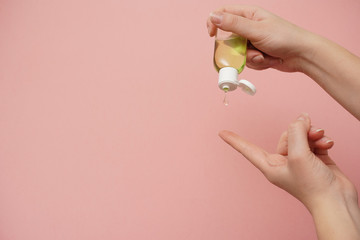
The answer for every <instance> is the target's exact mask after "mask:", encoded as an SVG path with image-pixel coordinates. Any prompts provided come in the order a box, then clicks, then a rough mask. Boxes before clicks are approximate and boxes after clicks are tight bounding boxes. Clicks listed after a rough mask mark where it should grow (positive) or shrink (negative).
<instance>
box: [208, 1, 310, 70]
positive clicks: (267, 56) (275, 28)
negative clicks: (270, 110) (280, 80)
mask: <svg viewBox="0 0 360 240" xmlns="http://www.w3.org/2000/svg"><path fill="white" fill-rule="evenodd" d="M207 26H208V30H209V34H210V36H214V35H215V33H216V29H217V28H220V29H223V30H225V31H231V32H234V33H235V34H238V35H240V36H243V37H245V38H247V39H248V40H249V41H250V42H251V44H252V45H253V46H254V47H255V48H254V49H251V48H249V49H248V54H247V59H248V62H247V66H248V67H250V68H254V69H265V68H269V67H273V68H276V69H279V70H281V71H286V72H295V71H298V70H299V68H300V66H299V59H300V58H301V56H302V54H305V52H306V51H305V50H306V44H304V42H306V41H307V40H308V38H309V36H310V35H311V34H310V33H309V32H307V31H305V30H303V29H301V28H299V27H297V26H295V25H293V24H291V23H289V22H287V21H285V20H284V19H282V18H280V17H278V16H276V15H274V14H272V13H270V12H267V11H265V10H263V9H261V8H258V7H251V6H226V7H222V8H220V9H219V10H217V11H214V12H212V13H211V14H210V17H209V18H208V21H207Z"/></svg>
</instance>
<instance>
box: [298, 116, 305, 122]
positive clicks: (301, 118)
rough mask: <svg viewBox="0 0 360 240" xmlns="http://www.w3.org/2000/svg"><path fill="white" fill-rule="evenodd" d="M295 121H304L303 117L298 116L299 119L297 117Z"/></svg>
mask: <svg viewBox="0 0 360 240" xmlns="http://www.w3.org/2000/svg"><path fill="white" fill-rule="evenodd" d="M297 120H300V121H304V120H305V118H304V117H303V116H300V117H298V119H297Z"/></svg>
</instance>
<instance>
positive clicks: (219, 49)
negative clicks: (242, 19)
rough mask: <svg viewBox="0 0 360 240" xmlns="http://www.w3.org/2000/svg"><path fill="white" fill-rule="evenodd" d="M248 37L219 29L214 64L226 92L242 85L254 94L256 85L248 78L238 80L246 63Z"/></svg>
mask: <svg viewBox="0 0 360 240" xmlns="http://www.w3.org/2000/svg"><path fill="white" fill-rule="evenodd" d="M246 50H247V39H246V38H243V37H241V36H239V35H236V34H234V33H231V32H226V31H223V30H221V29H217V32H216V36H215V48H214V66H215V69H216V70H217V71H218V72H219V81H218V86H219V88H220V89H221V90H223V91H224V92H225V93H226V92H228V91H233V90H235V89H237V88H238V87H241V88H242V89H243V90H244V91H245V92H246V93H248V94H250V95H254V94H255V92H256V88H255V86H254V85H253V84H252V83H250V82H249V81H247V80H240V81H238V75H239V74H240V73H241V72H242V71H243V69H244V67H245V65H246Z"/></svg>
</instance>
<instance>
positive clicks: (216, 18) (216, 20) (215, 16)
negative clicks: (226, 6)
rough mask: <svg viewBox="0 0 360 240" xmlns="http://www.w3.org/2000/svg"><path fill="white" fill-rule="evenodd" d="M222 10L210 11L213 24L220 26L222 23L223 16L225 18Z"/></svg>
mask: <svg viewBox="0 0 360 240" xmlns="http://www.w3.org/2000/svg"><path fill="white" fill-rule="evenodd" d="M223 15H224V14H223V13H222V12H212V13H210V20H211V22H212V23H213V24H215V25H217V26H219V25H220V24H221V21H222V18H223Z"/></svg>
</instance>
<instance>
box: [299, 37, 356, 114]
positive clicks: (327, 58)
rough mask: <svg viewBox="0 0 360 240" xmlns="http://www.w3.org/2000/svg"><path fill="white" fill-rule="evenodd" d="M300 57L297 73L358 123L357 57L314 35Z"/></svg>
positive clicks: (308, 40) (308, 38)
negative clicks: (336, 103) (298, 71)
mask: <svg viewBox="0 0 360 240" xmlns="http://www.w3.org/2000/svg"><path fill="white" fill-rule="evenodd" d="M305 41H307V43H308V45H309V48H308V49H307V50H306V51H304V54H303V55H302V57H301V67H300V68H301V71H302V72H303V73H305V74H306V75H308V76H309V77H311V78H312V79H313V80H314V81H315V82H317V83H318V84H319V85H320V86H321V87H322V88H323V89H324V90H325V91H326V92H328V93H329V94H330V95H331V96H332V97H333V98H334V99H335V100H336V101H338V102H339V103H340V104H341V105H342V106H343V107H344V108H345V109H347V110H348V111H349V112H350V113H352V114H353V115H354V116H355V117H356V118H357V119H359V120H360V58H359V57H357V56H355V55H354V54H352V53H350V52H349V51H347V50H346V49H344V48H343V47H341V46H339V45H337V44H335V43H333V42H331V41H330V40H327V39H325V38H323V37H320V36H317V35H315V34H309V35H308V36H307V39H306V40H305Z"/></svg>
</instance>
